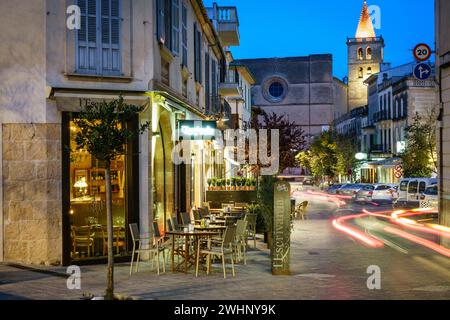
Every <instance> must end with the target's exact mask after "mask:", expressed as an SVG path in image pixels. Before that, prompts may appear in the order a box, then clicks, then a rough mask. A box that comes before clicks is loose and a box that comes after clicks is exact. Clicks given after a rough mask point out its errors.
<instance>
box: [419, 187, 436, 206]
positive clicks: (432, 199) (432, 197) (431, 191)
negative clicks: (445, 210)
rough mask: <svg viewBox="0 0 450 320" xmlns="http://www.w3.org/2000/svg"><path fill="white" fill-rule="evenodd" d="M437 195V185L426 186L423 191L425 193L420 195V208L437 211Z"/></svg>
mask: <svg viewBox="0 0 450 320" xmlns="http://www.w3.org/2000/svg"><path fill="white" fill-rule="evenodd" d="M438 195H439V189H438V185H437V184H434V185H431V186H428V187H427V188H426V189H425V191H424V192H423V193H422V194H421V195H420V207H421V208H434V209H437V208H438V205H439V196H438Z"/></svg>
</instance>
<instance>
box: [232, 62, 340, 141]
mask: <svg viewBox="0 0 450 320" xmlns="http://www.w3.org/2000/svg"><path fill="white" fill-rule="evenodd" d="M239 62H240V63H242V64H244V65H246V66H247V67H248V68H249V69H250V71H251V72H252V74H253V75H254V77H255V80H256V84H255V85H254V86H253V88H252V96H253V105H254V106H257V107H260V108H262V109H263V110H264V111H266V112H275V113H277V114H284V115H286V116H287V117H288V118H289V120H290V121H295V123H296V124H297V125H299V126H301V127H302V128H303V130H304V131H305V134H306V135H310V136H314V135H317V134H319V133H320V132H322V127H323V126H328V125H330V123H331V122H332V121H333V117H334V109H335V90H334V84H333V75H332V57H331V55H326V54H324V55H311V56H307V57H293V58H272V59H270V58H269V59H247V60H239ZM273 79H280V80H281V82H284V83H285V85H286V88H285V96H284V97H283V98H282V99H281V100H280V101H276V102H275V101H271V100H270V99H268V98H267V95H268V87H269V84H270V83H271V81H272V80H273Z"/></svg>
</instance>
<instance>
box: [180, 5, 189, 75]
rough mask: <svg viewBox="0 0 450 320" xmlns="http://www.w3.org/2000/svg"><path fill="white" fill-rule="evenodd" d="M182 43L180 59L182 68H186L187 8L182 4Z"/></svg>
mask: <svg viewBox="0 0 450 320" xmlns="http://www.w3.org/2000/svg"><path fill="white" fill-rule="evenodd" d="M181 15H182V21H183V23H182V39H181V40H182V41H181V43H182V44H181V46H182V50H183V52H182V56H183V57H182V59H183V66H185V67H186V68H187V67H188V30H187V8H186V6H185V5H184V4H183V8H182V13H181Z"/></svg>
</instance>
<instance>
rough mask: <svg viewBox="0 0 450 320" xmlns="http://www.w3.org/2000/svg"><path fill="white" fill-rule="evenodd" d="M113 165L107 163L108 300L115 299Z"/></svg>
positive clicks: (106, 296)
mask: <svg viewBox="0 0 450 320" xmlns="http://www.w3.org/2000/svg"><path fill="white" fill-rule="evenodd" d="M111 189H112V188H111V167H110V164H107V165H106V223H107V229H108V287H107V288H106V295H105V299H106V300H114V253H113V250H114V248H113V239H114V229H113V217H112V190H111Z"/></svg>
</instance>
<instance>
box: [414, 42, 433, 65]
mask: <svg viewBox="0 0 450 320" xmlns="http://www.w3.org/2000/svg"><path fill="white" fill-rule="evenodd" d="M430 57H431V48H430V46H429V45H427V44H425V43H419V44H418V45H417V46H415V47H414V58H416V60H419V61H426V60H428V59H430Z"/></svg>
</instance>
